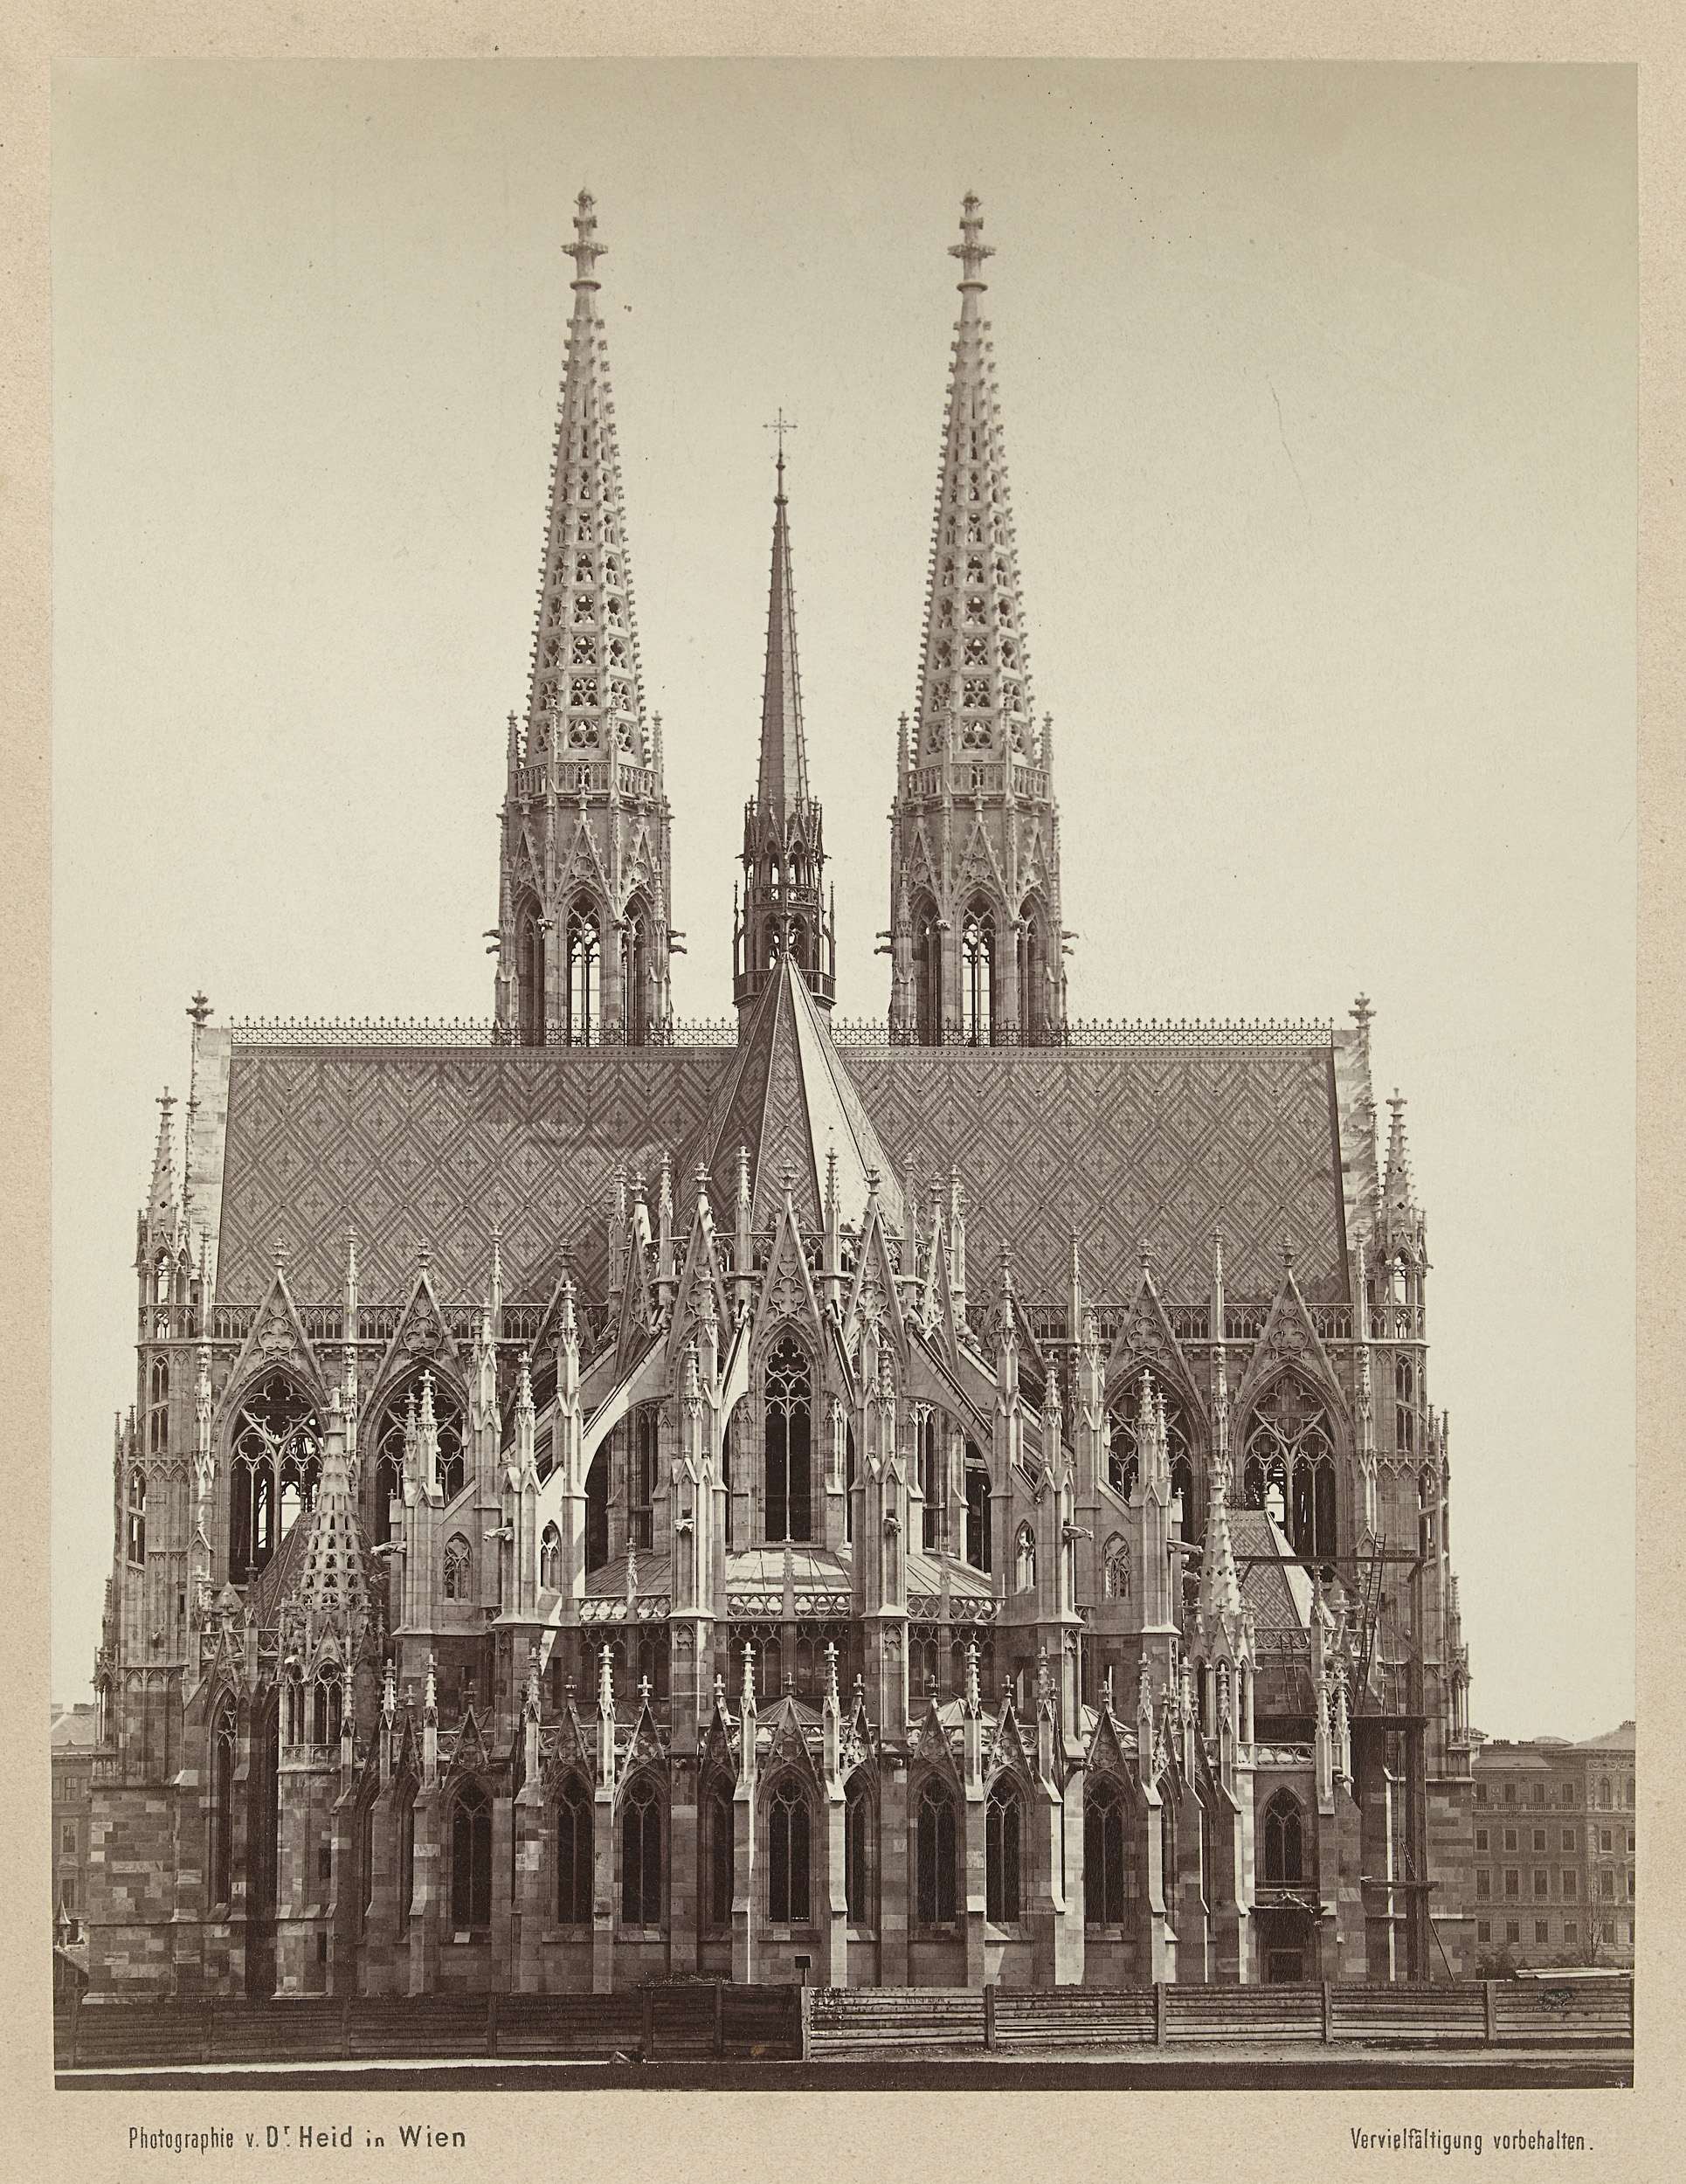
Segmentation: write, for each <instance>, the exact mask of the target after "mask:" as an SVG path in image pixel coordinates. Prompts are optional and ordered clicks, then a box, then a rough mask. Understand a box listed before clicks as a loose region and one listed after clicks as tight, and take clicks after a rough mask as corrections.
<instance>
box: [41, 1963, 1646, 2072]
mask: <svg viewBox="0 0 1686 2184" xmlns="http://www.w3.org/2000/svg"><path fill="white" fill-rule="evenodd" d="M1633 2038H1634V1985H1633V1981H1632V1980H1631V1979H1624V1980H1565V1981H1563V1982H1562V1983H1561V1984H1559V1985H1557V1986H1553V1985H1552V1984H1551V1981H1549V1980H1493V1981H1489V1982H1488V1983H1487V1984H1486V1985H1483V1986H1458V1987H1451V1986H1447V1987H1337V1986H1334V1985H1331V1984H1324V1985H1322V1986H1301V1987H1174V1986H1173V1987H1164V1986H1162V1987H1114V1988H1107V1987H1041V1988H1035V1989H1026V1988H1013V1987H1005V1988H1004V1987H982V1988H978V1987H818V1988H815V1987H784V1986H781V1987H734V1986H732V1985H731V1984H730V1983H729V1982H728V1981H724V1980H688V1981H682V1982H675V1983H673V1984H671V1985H660V1984H653V1985H651V1986H648V1987H636V1988H632V1989H631V1990H630V1991H627V1992H624V1993H621V1994H460V1995H459V1994H433V1995H425V1996H420V1997H417V1998H415V1999H413V2000H412V1999H411V1998H410V1997H407V1996H392V1997H372V1996H357V1997H355V1998H353V1999H351V2000H349V2001H324V2000H321V1999H301V2000H299V2001H272V2002H245V2001H218V2000H214V1999H211V2000H206V2001H171V2002H151V2003H145V2004H136V2003H121V2002H112V2003H100V2002H92V2003H91V2002H88V2001H86V2000H83V1999H80V1998H78V1999H76V2000H74V2001H66V2003H65V2004H64V2005H63V2006H62V2007H61V2008H59V2010H58V2012H57V2013H56V2015H55V2019H54V2042H53V2045H54V2056H55V2061H56V2063H57V2065H58V2067H59V2069H60V2070H76V2069H82V2070H128V2069H140V2068H145V2067H155V2068H158V2067H162V2068H165V2069H168V2068H171V2067H174V2068H177V2069H183V2068H191V2067H192V2066H193V2065H195V2064H198V2063H313V2062H326V2061H357V2060H364V2061H369V2062H374V2061H377V2060H379V2061H383V2062H392V2061H412V2062H416V2063H425V2062H432V2061H446V2060H456V2059H463V2058H468V2057H476V2056H486V2057H498V2056H503V2057H512V2058H513V2057H527V2058H529V2059H539V2058H543V2057H554V2058H556V2060H558V2061H576V2060H577V2061H591V2060H596V2061H599V2062H607V2061H610V2060H611V2059H612V2058H613V2057H614V2056H625V2057H627V2058H629V2059H631V2058H632V2057H637V2058H639V2060H642V2061H646V2062H669V2061H671V2062H678V2061H704V2060H707V2059H708V2058H710V2057H717V2058H720V2059H722V2060H728V2061H738V2062H745V2061H778V2062H792V2061H796V2060H798V2059H800V2058H807V2057H812V2058H813V2059H815V2060H823V2059H825V2058H826V2057H849V2056H883V2057H886V2058H888V2057H890V2056H909V2057H916V2056H931V2055H943V2054H949V2055H953V2054H961V2053H971V2054H977V2053H978V2052H980V2051H982V2052H989V2053H1001V2052H1005V2053H1009V2054H1012V2053H1017V2054H1026V2055H1031V2054H1035V2053H1038V2052H1040V2053H1042V2054H1045V2055H1046V2054H1063V2053H1076V2052H1080V2051H1082V2050H1085V2049H1088V2050H1110V2049H1126V2048H1137V2049H1141V2048H1155V2047H1158V2048H1164V2047H1184V2048H1189V2047H1203V2046H1226V2045H1233V2046H1238V2047H1241V2046H1244V2047H1247V2048H1249V2049H1258V2048H1261V2047H1271V2046H1282V2047H1299V2046H1316V2045H1323V2046H1327V2045H1331V2044H1337V2043H1338V2044H1341V2045H1344V2046H1349V2047H1351V2046H1358V2047H1371V2048H1507V2047H1508V2048H1551V2049H1578V2048H1627V2047H1631V2046H1632V2044H1633Z"/></svg>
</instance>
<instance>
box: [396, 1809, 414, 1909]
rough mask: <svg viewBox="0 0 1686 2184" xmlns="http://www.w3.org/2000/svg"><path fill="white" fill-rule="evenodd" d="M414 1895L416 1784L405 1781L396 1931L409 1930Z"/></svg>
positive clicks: (401, 1818)
mask: <svg viewBox="0 0 1686 2184" xmlns="http://www.w3.org/2000/svg"><path fill="white" fill-rule="evenodd" d="M415 1895H416V1785H415V1784H414V1782H410V1783H407V1784H406V1785H405V1786H404V1789H403V1790H402V1791H401V1792H400V1793H399V1798H398V1932H400V1933H401V1934H402V1933H407V1932H409V1931H410V1906H411V1904H412V1903H413V1902H414V1900H415Z"/></svg>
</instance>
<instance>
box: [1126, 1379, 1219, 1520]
mask: <svg viewBox="0 0 1686 2184" xmlns="http://www.w3.org/2000/svg"><path fill="white" fill-rule="evenodd" d="M1142 1379H1143V1376H1142V1374H1141V1373H1139V1372H1137V1373H1133V1374H1132V1375H1131V1376H1130V1379H1128V1380H1126V1381H1124V1382H1123V1384H1122V1385H1121V1386H1119V1387H1118V1388H1116V1390H1115V1391H1114V1393H1113V1395H1112V1397H1111V1400H1110V1402H1109V1406H1108V1410H1107V1483H1108V1485H1109V1486H1110V1487H1111V1489H1112V1490H1113V1492H1114V1493H1115V1494H1122V1495H1123V1496H1126V1497H1128V1496H1130V1495H1131V1494H1133V1493H1134V1492H1135V1491H1136V1488H1137V1482H1138V1481H1139V1480H1140V1478H1141V1476H1142V1470H1143V1467H1144V1463H1145V1462H1146V1459H1147V1455H1148V1451H1147V1449H1146V1448H1144V1447H1143V1445H1142V1433H1141V1414H1142ZM1153 1388H1154V1393H1155V1396H1156V1399H1159V1400H1163V1401H1164V1411H1165V1462H1166V1466H1167V1469H1169V1470H1170V1473H1171V1522H1172V1525H1173V1527H1174V1528H1175V1529H1176V1530H1177V1531H1178V1536H1179V1537H1180V1538H1185V1539H1197V1538H1199V1535H1200V1515H1199V1506H1198V1503H1197V1502H1196V1499H1195V1495H1194V1469H1195V1467H1194V1464H1193V1461H1192V1448H1191V1447H1190V1443H1189V1437H1188V1419H1187V1415H1186V1413H1185V1411H1184V1408H1183V1405H1182V1401H1181V1400H1180V1398H1179V1397H1178V1395H1177V1393H1176V1392H1175V1390H1174V1389H1171V1388H1168V1387H1167V1386H1165V1385H1164V1382H1163V1381H1162V1380H1160V1379H1158V1378H1157V1375H1156V1376H1155V1379H1154V1382H1153Z"/></svg>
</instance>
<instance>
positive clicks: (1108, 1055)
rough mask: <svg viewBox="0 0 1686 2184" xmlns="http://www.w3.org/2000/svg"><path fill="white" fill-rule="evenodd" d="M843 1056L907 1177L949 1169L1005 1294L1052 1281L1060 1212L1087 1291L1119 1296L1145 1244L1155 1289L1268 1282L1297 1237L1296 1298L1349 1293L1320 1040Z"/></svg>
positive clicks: (984, 1278)
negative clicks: (1004, 1266)
mask: <svg viewBox="0 0 1686 2184" xmlns="http://www.w3.org/2000/svg"><path fill="white" fill-rule="evenodd" d="M843 1059H844V1060H845V1061H846V1063H847V1065H848V1068H849V1071H850V1074H851V1075H853V1079H854V1082H855V1084H856V1086H857V1088H858V1089H859V1090H860V1097H861V1100H862V1102H863V1103H864V1105H865V1106H866V1109H867V1113H868V1114H869V1115H870V1116H872V1119H873V1121H874V1123H875V1124H876V1125H877V1128H878V1133H879V1136H880V1137H881V1139H882V1140H883V1143H884V1145H885V1148H886V1150H887V1151H888V1153H889V1156H890V1158H891V1159H892V1160H893V1161H894V1162H895V1165H896V1167H897V1169H898V1171H900V1173H901V1175H902V1178H903V1179H904V1181H905V1180H909V1179H912V1180H913V1181H914V1182H915V1183H916V1185H919V1186H921V1187H922V1189H923V1190H929V1186H930V1185H931V1184H932V1183H933V1182H935V1181H936V1180H939V1179H940V1178H945V1177H946V1176H947V1175H948V1172H949V1168H950V1163H952V1164H953V1165H956V1166H957V1167H958V1169H959V1171H960V1175H961V1178H962V1180H963V1182H964V1185H965V1193H966V1241H967V1256H968V1261H969V1263H970V1266H971V1268H973V1269H974V1270H975V1272H974V1275H973V1282H974V1286H975V1287H976V1286H978V1284H980V1283H984V1284H986V1283H987V1282H991V1281H992V1280H993V1278H994V1277H993V1261H994V1259H995V1256H996V1254H997V1253H998V1249H999V1246H1000V1242H1001V1240H1002V1239H1003V1237H1005V1239H1006V1241H1007V1242H1008V1243H1009V1245H1010V1246H1011V1247H1012V1256H1013V1275H1014V1280H1015V1282H1016V1283H1017V1285H1018V1288H1019V1294H1020V1295H1021V1296H1026V1297H1027V1298H1032V1299H1041V1300H1047V1301H1052V1300H1054V1299H1055V1298H1058V1297H1061V1296H1063V1295H1064V1292H1065V1282H1066V1270H1067V1266H1068V1255H1069V1250H1070V1236H1071V1224H1072V1221H1073V1220H1075V1221H1076V1224H1077V1231H1078V1235H1079V1238H1080V1240H1081V1247H1082V1258H1083V1275H1084V1282H1085V1284H1086V1287H1087V1289H1088V1294H1089V1296H1090V1297H1091V1298H1094V1299H1096V1300H1102V1301H1121V1300H1123V1299H1124V1298H1126V1297H1128V1296H1133V1295H1134V1293H1135V1289H1136V1285H1137V1250H1138V1248H1139V1247H1140V1245H1141V1244H1142V1243H1144V1242H1145V1243H1147V1244H1148V1245H1149V1246H1150V1248H1151V1249H1152V1252H1153V1254H1154V1271H1155V1275H1156V1277H1157V1281H1158V1282H1159V1286H1160V1288H1161V1289H1162V1290H1163V1291H1164V1293H1165V1294H1166V1295H1167V1296H1173V1297H1180V1298H1186V1299H1197V1298H1200V1297H1203V1296H1206V1294H1207V1291H1208V1289H1209V1288H1210V1283H1211V1264H1212V1232H1213V1229H1214V1228H1216V1227H1220V1226H1221V1227H1222V1228H1223V1232H1224V1258H1225V1263H1226V1268H1227V1270H1228V1280H1229V1288H1230V1292H1231V1294H1232V1295H1233V1296H1272V1295H1274V1294H1275V1290H1276V1289H1277V1287H1278V1286H1279V1284H1280V1283H1281V1281H1282V1240H1283V1238H1284V1236H1291V1237H1292V1238H1293V1240H1294V1244H1295V1248H1296V1272H1297V1274H1298V1275H1299V1277H1300V1283H1301V1287H1302V1289H1303V1291H1304V1293H1305V1295H1306V1296H1307V1297H1308V1299H1310V1300H1312V1301H1317V1300H1321V1299H1329V1298H1338V1297H1344V1296H1345V1295H1346V1294H1347V1275H1346V1265H1345V1252H1346V1238H1345V1224H1344V1218H1343V1206H1342V1177H1341V1168H1340V1150H1339V1143H1338V1136H1337V1109H1336V1105H1335V1083H1334V1071H1333V1068H1332V1066H1331V1061H1330V1052H1329V1049H1328V1048H1327V1047H1233V1048H1231V1047H1193V1046H1191V1047H1147V1046H1143V1047H985V1048H973V1047H904V1048H900V1049H892V1050H890V1051H888V1052H881V1053H870V1054H856V1053H854V1052H853V1051H851V1050H850V1049H848V1048H847V1047H845V1049H844V1050H843Z"/></svg>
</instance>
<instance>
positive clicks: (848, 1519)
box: [843, 1425, 856, 1541]
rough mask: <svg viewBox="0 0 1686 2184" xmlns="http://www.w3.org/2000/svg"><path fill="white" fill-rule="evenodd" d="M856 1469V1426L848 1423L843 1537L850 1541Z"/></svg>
mask: <svg viewBox="0 0 1686 2184" xmlns="http://www.w3.org/2000/svg"><path fill="white" fill-rule="evenodd" d="M855 1471H856V1462H855V1453H854V1427H853V1426H848V1425H846V1426H845V1427H844V1428H843V1537H844V1538H845V1539H846V1540H849V1541H853V1538H854V1482H855Z"/></svg>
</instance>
